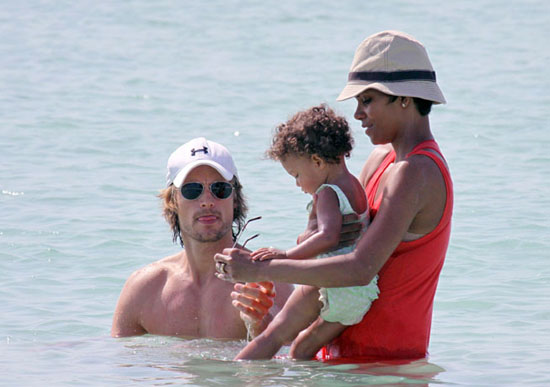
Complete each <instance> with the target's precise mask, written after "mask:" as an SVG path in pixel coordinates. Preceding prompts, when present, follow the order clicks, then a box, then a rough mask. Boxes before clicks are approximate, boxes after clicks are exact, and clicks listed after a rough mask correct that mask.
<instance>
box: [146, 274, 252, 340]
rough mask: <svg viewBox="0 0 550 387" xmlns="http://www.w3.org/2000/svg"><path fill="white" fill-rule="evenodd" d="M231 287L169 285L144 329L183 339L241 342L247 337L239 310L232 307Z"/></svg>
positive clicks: (164, 288) (190, 284)
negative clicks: (205, 338) (201, 338)
mask: <svg viewBox="0 0 550 387" xmlns="http://www.w3.org/2000/svg"><path fill="white" fill-rule="evenodd" d="M227 285H228V284H213V285H212V286H202V287H200V286H197V285H195V284H193V283H190V282H185V281H181V282H180V283H177V282H176V283H174V282H173V281H172V283H170V282H169V283H167V284H166V286H164V287H163V289H161V290H160V292H159V295H158V297H157V298H156V299H157V300H158V302H155V303H154V305H151V306H150V307H151V309H152V313H150V314H149V316H150V318H149V319H147V320H146V321H144V322H143V323H144V328H145V329H146V330H147V331H148V332H149V333H153V334H162V335H169V336H180V337H212V338H229V339H240V338H243V337H244V336H245V334H246V330H245V328H244V324H243V323H242V321H241V319H240V317H239V313H238V311H237V310H236V309H235V308H233V306H232V305H231V297H230V293H231V287H230V286H227Z"/></svg>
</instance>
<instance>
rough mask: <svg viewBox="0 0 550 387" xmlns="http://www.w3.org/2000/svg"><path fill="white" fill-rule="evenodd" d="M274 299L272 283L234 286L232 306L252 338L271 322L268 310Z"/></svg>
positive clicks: (251, 283) (250, 283)
mask: <svg viewBox="0 0 550 387" xmlns="http://www.w3.org/2000/svg"><path fill="white" fill-rule="evenodd" d="M274 297H275V291H274V289H273V283H272V282H269V281H265V282H257V283H256V282H249V283H246V284H235V286H234V291H233V292H231V298H232V299H233V301H232V304H233V306H234V307H235V308H237V309H238V310H239V311H240V315H241V319H242V320H243V322H244V323H245V325H246V328H247V330H248V333H249V334H250V335H251V336H252V337H256V336H257V335H259V334H260V333H261V332H262V331H263V330H264V329H265V327H266V326H267V325H268V324H269V323H270V322H271V320H272V318H273V317H272V315H270V314H269V310H270V309H271V307H272V306H273V299H274Z"/></svg>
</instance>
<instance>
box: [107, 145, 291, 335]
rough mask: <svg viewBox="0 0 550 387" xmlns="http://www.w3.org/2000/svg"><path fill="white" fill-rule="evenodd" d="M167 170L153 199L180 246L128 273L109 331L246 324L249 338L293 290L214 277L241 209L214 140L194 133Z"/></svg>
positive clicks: (232, 328) (221, 331) (240, 327)
mask: <svg viewBox="0 0 550 387" xmlns="http://www.w3.org/2000/svg"><path fill="white" fill-rule="evenodd" d="M167 167H168V175H167V188H165V189H164V190H162V191H161V193H160V195H159V197H160V198H161V200H162V202H163V214H164V217H165V219H166V220H167V222H168V223H169V224H170V226H171V228H172V231H173V238H174V241H177V240H178V241H179V242H180V244H181V245H182V246H185V249H183V250H182V251H181V252H179V253H177V254H175V255H172V256H168V257H166V258H164V259H161V260H160V261H157V262H154V263H152V264H149V265H147V266H145V267H144V268H141V269H139V270H137V271H136V272H134V273H133V274H132V275H131V276H130V278H129V279H128V280H127V281H126V284H125V285H124V288H123V289H122V292H121V294H120V297H119V300H118V303H117V306H116V310H115V313H114V317H113V325H112V329H111V336H113V337H123V336H135V335H142V334H146V333H150V334H157V335H168V336H179V337H189V338H195V337H209V338H218V339H243V338H245V337H246V336H247V326H248V329H249V333H250V334H251V336H256V335H257V334H259V333H260V332H261V331H262V330H263V329H264V328H265V327H266V326H267V324H268V323H269V322H270V321H271V320H272V319H273V316H274V315H275V314H276V312H278V311H279V310H280V308H282V306H283V304H284V302H285V301H286V299H287V298H288V296H289V295H290V293H291V292H292V289H293V287H292V285H289V284H277V286H276V290H277V291H276V292H275V289H274V287H273V284H272V283H270V282H262V283H252V284H235V285H233V284H231V283H229V282H226V281H223V280H220V279H218V278H216V276H215V275H214V273H215V272H216V267H215V262H214V259H213V257H214V254H216V253H221V252H222V251H223V249H224V248H228V247H231V246H233V244H234V238H235V234H234V233H233V225H234V224H235V226H236V229H237V233H238V231H239V230H240V229H241V228H242V226H243V222H244V219H245V217H246V212H247V206H246V203H245V200H244V197H243V195H242V186H241V185H240V183H239V180H238V177H237V169H236V167H235V164H234V162H233V158H232V157H231V154H230V153H229V151H228V150H227V149H226V148H225V147H224V146H222V145H220V144H217V143H215V142H213V141H208V140H206V139H205V138H196V139H193V140H191V141H189V142H188V143H186V144H184V145H182V146H181V147H179V148H178V149H177V150H176V151H174V153H172V155H171V156H170V158H169V159H168V165H167ZM218 270H219V271H223V267H218ZM272 306H273V307H272Z"/></svg>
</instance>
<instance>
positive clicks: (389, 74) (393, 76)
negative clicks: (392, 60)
mask: <svg viewBox="0 0 550 387" xmlns="http://www.w3.org/2000/svg"><path fill="white" fill-rule="evenodd" d="M348 81H378V82H405V81H430V82H435V71H428V70H402V71H354V72H351V73H349V75H348Z"/></svg>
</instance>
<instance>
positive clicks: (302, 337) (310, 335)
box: [290, 317, 348, 360]
mask: <svg viewBox="0 0 550 387" xmlns="http://www.w3.org/2000/svg"><path fill="white" fill-rule="evenodd" d="M347 327H348V326H347V325H344V324H340V323H338V322H328V321H325V320H323V319H322V318H321V317H319V318H318V319H317V320H316V321H315V322H314V323H313V324H311V325H310V326H309V327H308V328H307V329H306V330H304V331H302V332H301V333H300V334H299V335H298V337H297V338H296V340H294V342H293V343H292V346H291V347H290V357H292V358H293V359H299V360H311V359H312V358H313V357H314V356H315V355H316V354H317V352H318V351H319V350H320V349H321V348H322V347H323V346H324V345H326V344H328V343H330V342H331V341H332V339H334V338H336V337H338V336H339V335H340V333H342V332H343V331H344V330H345V329H346V328H347Z"/></svg>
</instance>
